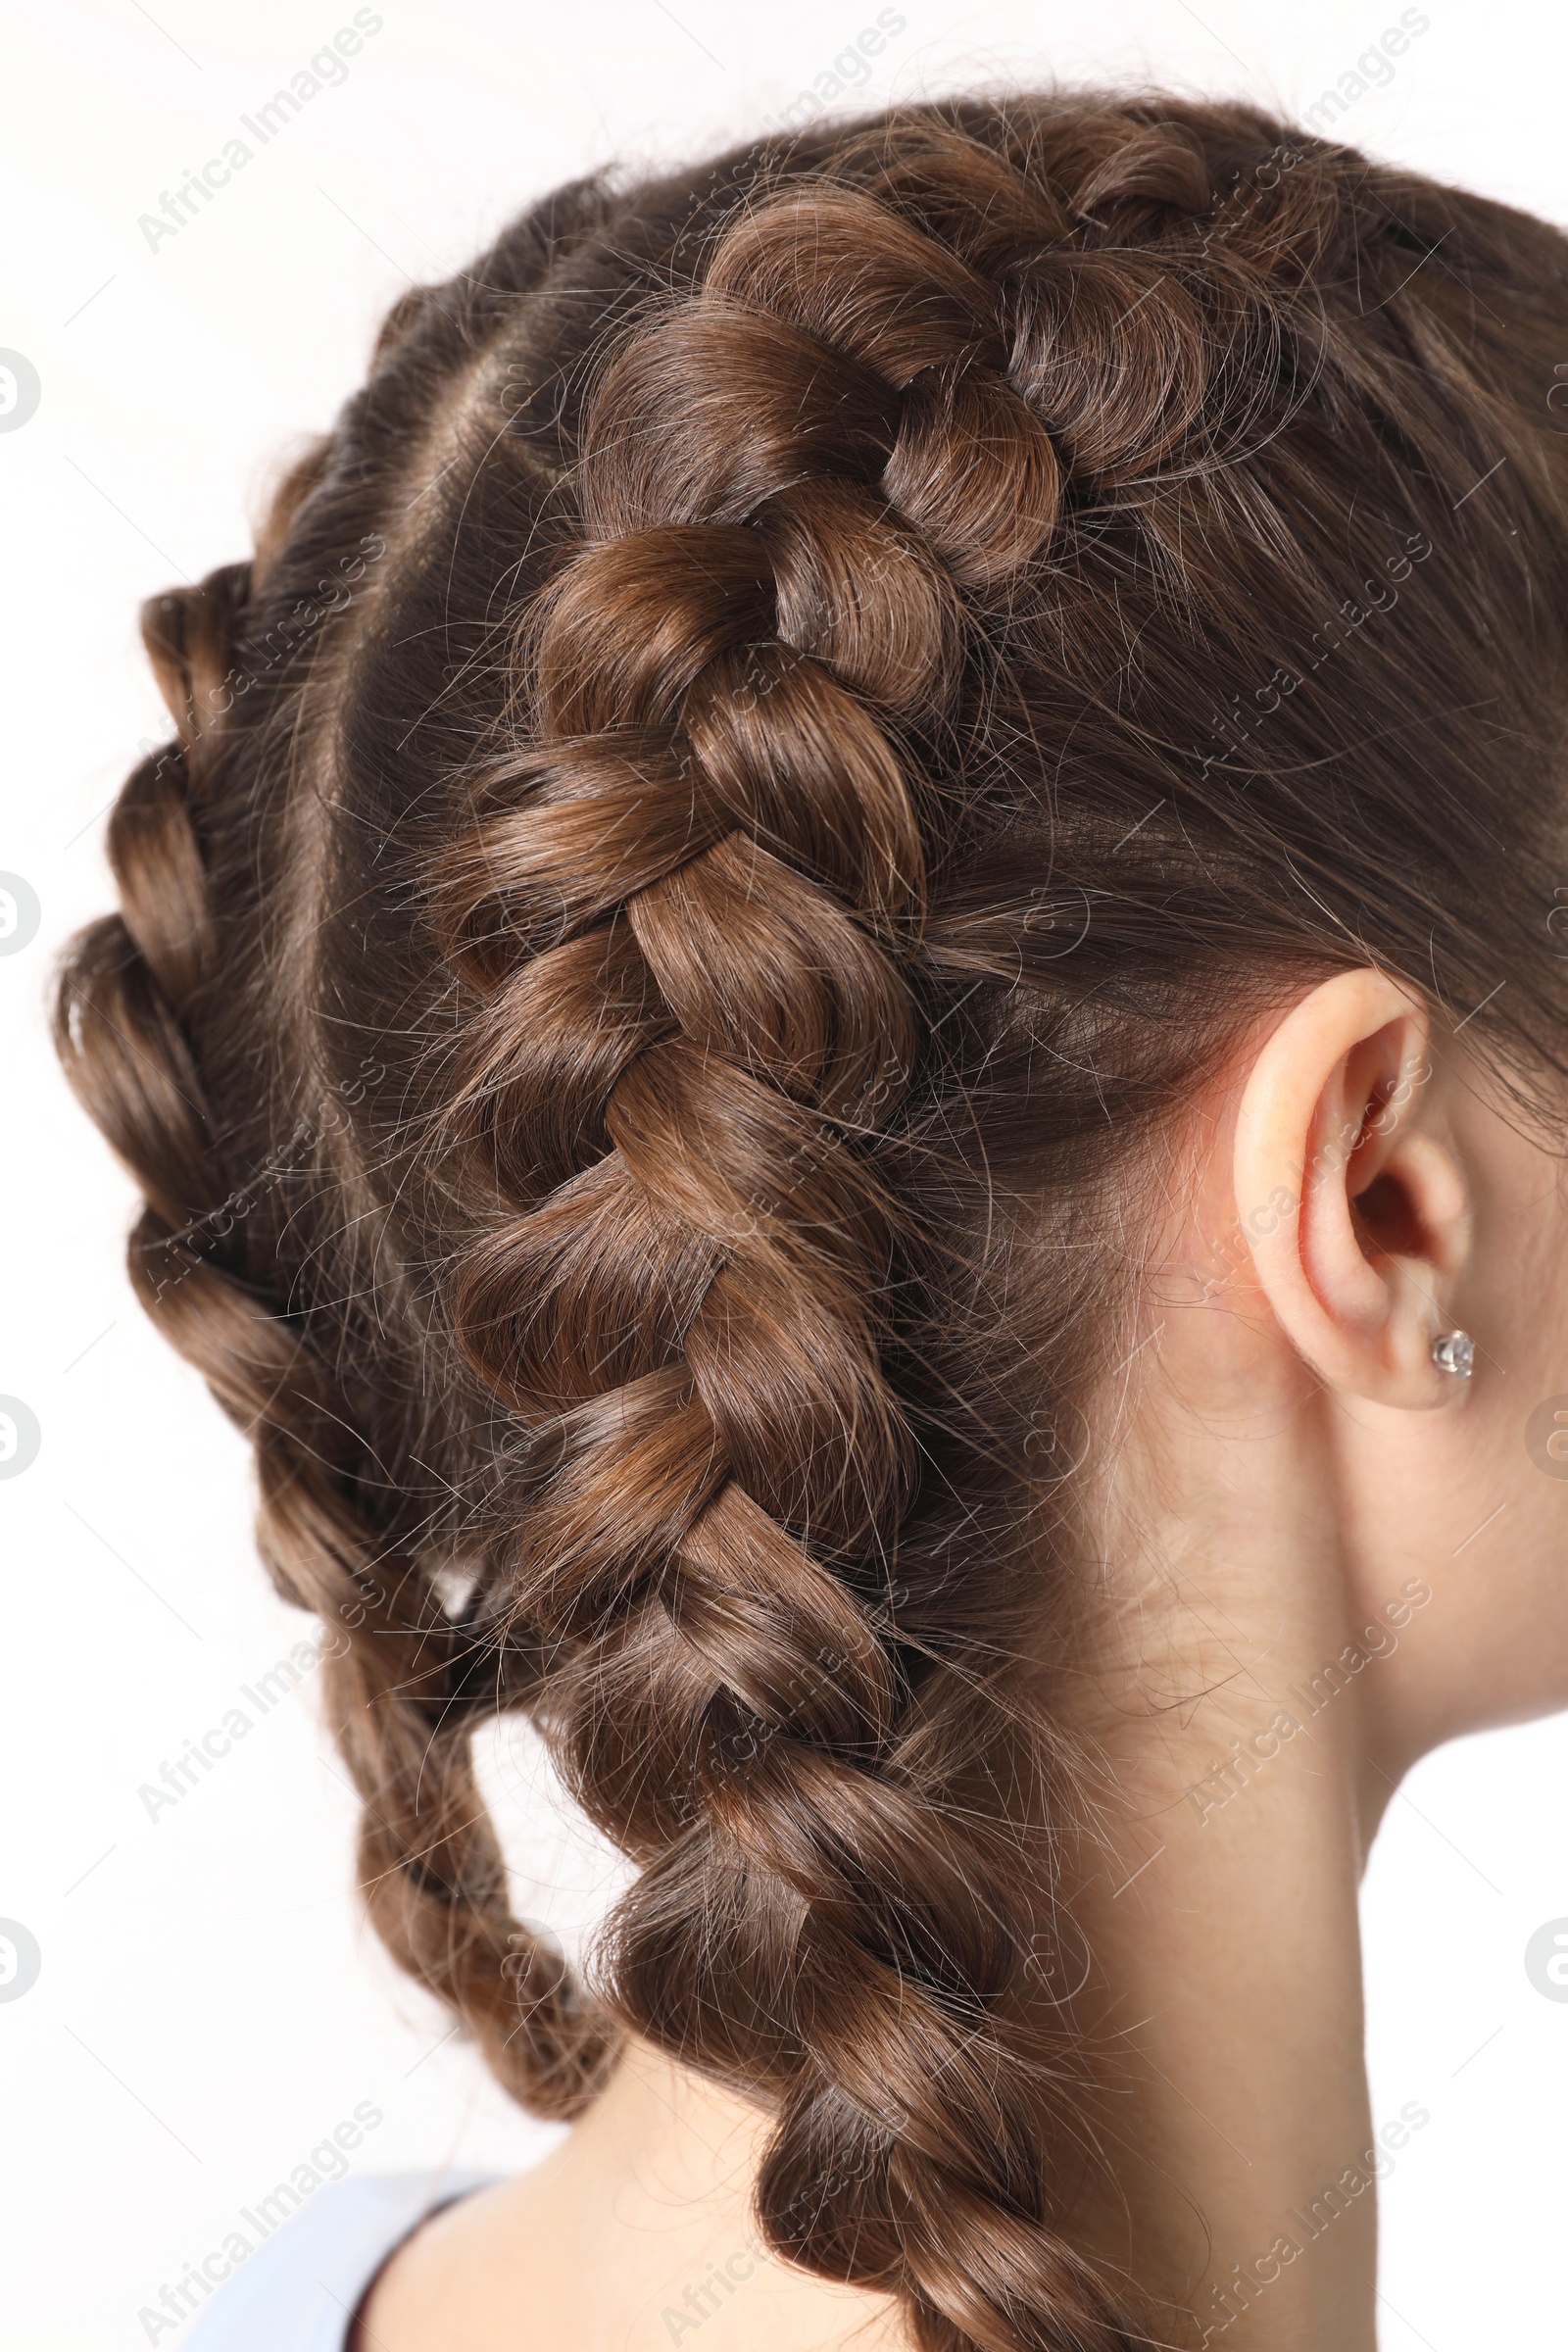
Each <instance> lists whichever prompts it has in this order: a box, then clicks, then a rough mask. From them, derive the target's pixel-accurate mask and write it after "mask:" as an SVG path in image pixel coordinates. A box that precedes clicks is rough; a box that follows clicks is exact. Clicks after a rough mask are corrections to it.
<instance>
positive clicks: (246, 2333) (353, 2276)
mask: <svg viewBox="0 0 1568 2352" xmlns="http://www.w3.org/2000/svg"><path fill="white" fill-rule="evenodd" d="M492 2178H493V2176H491V2175H489V2174H483V2173H452V2172H440V2173H379V2174H377V2173H367V2174H363V2175H358V2176H355V2177H354V2178H352V2179H349V2180H334V2181H329V2182H328V2183H327V2184H326V2185H325V2186H324V2187H323V2188H321V2189H319V2190H318V2192H317V2193H316V2195H315V2196H313V2197H312V2198H311V2200H310V2202H309V2203H308V2204H307V2205H304V2206H302V2207H301V2209H300V2210H299V2212H298V2213H296V2214H294V2215H293V2216H292V2217H291V2218H290V2219H289V2220H288V2221H287V2222H285V2223H284V2224H283V2225H282V2227H281V2228H280V2229H277V2230H276V2232H275V2234H273V2235H270V2236H269V2237H267V2238H266V2239H265V2240H264V2241H263V2242H262V2243H261V2244H260V2245H258V2246H256V2247H254V2248H253V2249H248V2250H247V2252H246V2254H245V2256H244V2258H243V2260H242V2261H236V2262H235V2264H234V2267H233V2269H232V2271H231V2273H230V2274H229V2275H228V2277H227V2279H226V2282H225V2283H224V2284H223V2286H222V2288H221V2291H220V2292H219V2293H218V2294H217V2295H216V2296H215V2297H214V2299H213V2301H212V2302H211V2303H210V2304H209V2305H208V2307H207V2309H206V2310H205V2311H204V2312H203V2313H202V2315H201V2317H200V2318H199V2319H198V2321H197V2323H196V2325H195V2327H193V2328H192V2330H191V2332H190V2334H189V2335H188V2336H187V2337H186V2338H185V2344H184V2352H344V2347H345V2345H346V2344H347V2341H348V2331H349V2327H350V2323H351V2322H352V2320H353V2318H354V2314H355V2311H356V2308H357V2307H358V2305H359V2303H360V2301H361V2299H362V2298H363V2296H364V2294H365V2290H366V2288H367V2287H368V2285H369V2283H370V2281H371V2279H372V2278H374V2277H375V2275H376V2273H377V2271H379V2270H380V2268H381V2266H382V2264H383V2263H384V2262H385V2261H386V2259H387V2257H388V2255H390V2254H391V2253H392V2252H393V2250H394V2249H395V2248H396V2247H397V2246H399V2245H400V2244H401V2243H402V2241H403V2240H404V2239H405V2238H406V2237H407V2236H409V2234H410V2233H411V2231H413V2230H415V2229H417V2228H418V2227H419V2225H420V2223H421V2222H423V2221H424V2220H426V2219H427V2217H428V2216H429V2215H431V2214H433V2213H437V2212H439V2211H440V2210H441V2208H442V2207H443V2206H446V2205H450V2204H452V2203H454V2202H455V2200H456V2199H457V2198H459V2197H464V2196H467V2195H468V2194H470V2193H471V2191H473V2190H474V2189H478V2188H482V2187H484V2186H485V2185H486V2184H487V2182H488V2181H489V2180H491V2179H492ZM236 2234H239V2233H236ZM233 2242H234V2240H233V2239H230V2240H229V2243H230V2244H232V2243H233ZM177 2324H178V2323H177V2322H174V2321H171V2323H170V2333H171V2335H172V2333H173V2331H174V2327H176V2326H177Z"/></svg>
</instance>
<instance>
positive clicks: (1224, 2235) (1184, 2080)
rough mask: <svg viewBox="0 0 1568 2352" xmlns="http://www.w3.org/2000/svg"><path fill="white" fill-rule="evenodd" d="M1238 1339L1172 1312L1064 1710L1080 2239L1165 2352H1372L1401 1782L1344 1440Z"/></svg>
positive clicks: (1323, 1406) (1117, 1483) (1297, 1386)
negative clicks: (1384, 1705) (1082, 2151)
mask: <svg viewBox="0 0 1568 2352" xmlns="http://www.w3.org/2000/svg"><path fill="white" fill-rule="evenodd" d="M1184 1323H1185V1324H1187V1325H1188V1329H1187V1330H1186V1331H1183V1330H1182V1329H1181V1328H1180V1326H1181V1325H1182V1324H1184ZM1205 1324H1206V1326H1207V1328H1206V1329H1205V1328H1204V1327H1203V1326H1204V1325H1205ZM1213 1341H1214V1332H1213V1326H1212V1319H1210V1318H1203V1319H1202V1322H1201V1323H1200V1322H1198V1321H1196V1320H1195V1319H1194V1318H1181V1317H1176V1318H1171V1319H1170V1322H1169V1323H1168V1325H1167V1347H1166V1348H1165V1349H1164V1350H1162V1353H1161V1358H1160V1360H1159V1361H1158V1362H1157V1363H1155V1364H1154V1365H1153V1366H1152V1367H1151V1369H1150V1370H1149V1371H1148V1372H1147V1374H1146V1379H1145V1394H1144V1397H1143V1399H1142V1401H1141V1404H1140V1406H1139V1409H1138V1411H1137V1414H1136V1416H1135V1418H1134V1421H1133V1424H1132V1435H1131V1437H1130V1438H1129V1440H1128V1442H1127V1443H1126V1444H1125V1445H1124V1446H1123V1448H1122V1450H1121V1452H1120V1454H1119V1456H1118V1460H1117V1467H1116V1471H1115V1474H1114V1479H1113V1481H1112V1485H1111V1489H1110V1491H1109V1492H1108V1493H1107V1495H1106V1498H1105V1515H1104V1519H1103V1531H1102V1532H1103V1557H1104V1558H1105V1560H1106V1561H1107V1563H1109V1564H1108V1565H1107V1566H1106V1568H1105V1569H1104V1571H1103V1576H1104V1593H1103V1601H1104V1605H1103V1608H1102V1609H1101V1611H1100V1612H1099V1616H1098V1622H1097V1623H1096V1625H1095V1627H1094V1630H1093V1632H1092V1634H1091V1636H1090V1638H1089V1648H1090V1655H1089V1656H1088V1658H1087V1659H1086V1660H1085V1661H1084V1664H1085V1668H1086V1671H1084V1672H1083V1673H1082V1674H1081V1675H1079V1676H1075V1678H1074V1683H1073V1691H1074V1692H1075V1693H1076V1696H1075V1697H1072V1698H1070V1699H1069V1700H1068V1702H1067V1712H1068V1717H1069V1722H1070V1723H1071V1727H1072V1729H1073V1730H1074V1731H1075V1733H1076V1735H1077V1737H1078V1739H1079V1740H1080V1742H1081V1743H1082V1745H1083V1746H1084V1748H1085V1749H1086V1750H1087V1751H1088V1753H1089V1754H1090V1755H1091V1757H1092V1758H1093V1759H1094V1770H1093V1772H1092V1775H1091V1783H1090V1790H1089V1795H1090V1804H1089V1807H1088V1808H1087V1809H1086V1810H1087V1812H1088V1814H1089V1816H1090V1819H1091V1826H1089V1827H1086V1830H1085V1832H1084V1835H1083V1837H1082V1840H1081V1843H1080V1846H1079V1850H1078V1858H1077V1866H1076V1867H1077V1880H1078V1883H1077V1886H1076V1888H1075V1889H1074V1890H1073V1891H1072V1893H1071V1894H1070V1897H1069V1902H1070V1908H1071V1911H1072V1913H1073V1916H1074V1919H1075V1922H1076V1924H1077V1927H1078V1929H1079V1930H1080V1931H1081V1934H1082V1936H1083V1937H1084V1939H1085V1941H1086V1942H1087V1945H1088V1948H1089V1950H1090V1952H1091V1953H1092V1954H1093V1963H1092V1966H1091V1970H1090V1974H1089V1977H1088V1980H1087V1982H1086V1983H1085V1985H1084V1986H1083V1989H1082V1991H1081V1993H1080V1994H1079V1995H1078V1998H1077V2000H1076V2003H1075V2012H1076V2015H1077V2017H1078V2019H1079V2021H1080V2023H1081V2024H1082V2025H1083V2026H1084V2028H1085V2030H1086V2032H1087V2034H1088V2035H1089V2038H1090V2042H1091V2045H1092V2047H1093V2050H1094V2052H1095V2057H1094V2061H1093V2063H1094V2066H1095V2070H1096V2079H1097V2087H1096V2093H1095V2096H1094V2099H1093V2102H1092V2107H1093V2113H1094V2122H1095V2124H1096V2126H1097V2130H1098V2136H1099V2140H1100V2144H1101V2146H1102V2149H1103V2164H1102V2165H1101V2166H1100V2167H1099V2168H1098V2169H1097V2172H1096V2174H1095V2176H1094V2179H1095V2181H1096V2182H1097V2183H1098V2184H1097V2185H1093V2186H1091V2187H1090V2188H1089V2189H1088V2190H1087V2191H1086V2195H1085V2201H1084V2205H1083V2207H1082V2209H1081V2211H1080V2213H1079V2214H1078V2215H1077V2216H1075V2220H1076V2222H1077V2223H1078V2225H1079V2227H1080V2228H1081V2230H1082V2233H1083V2235H1084V2237H1085V2239H1086V2241H1087V2242H1088V2244H1089V2245H1090V2246H1091V2247H1092V2248H1093V2249H1094V2250H1095V2251H1096V2252H1098V2254H1099V2255H1100V2257H1101V2259H1102V2260H1103V2261H1104V2262H1105V2263H1106V2265H1107V2266H1108V2267H1109V2268H1111V2269H1112V2270H1114V2271H1116V2272H1119V2273H1120V2274H1121V2275H1123V2276H1125V2277H1130V2278H1132V2279H1133V2280H1135V2281H1136V2282H1137V2286H1138V2288H1139V2289H1140V2290H1141V2306H1142V2316H1143V2319H1144V2324H1145V2325H1146V2326H1147V2327H1148V2328H1149V2331H1150V2334H1151V2335H1152V2337H1153V2338H1154V2339H1155V2340H1157V2341H1162V2342H1167V2343H1169V2342H1175V2343H1179V2344H1193V2345H1202V2344H1211V2343H1214V2342H1218V2341H1223V2343H1224V2344H1225V2345H1226V2346H1227V2348H1228V2352H1230V2348H1232V2347H1235V2348H1239V2352H1247V2348H1249V2347H1254V2348H1256V2352H1262V2348H1264V2347H1266V2348H1267V2352H1297V2348H1298V2347H1300V2348H1301V2352H1306V2347H1309V2346H1310V2347H1316V2346H1320V2345H1323V2344H1326V2343H1332V2344H1334V2345H1336V2346H1337V2347H1339V2348H1340V2352H1363V2348H1364V2352H1372V2346H1373V2344H1374V2342H1375V2330H1374V2325H1373V2320H1374V2310H1375V2290H1374V2271H1375V2248H1376V2220H1375V2204H1376V2200H1375V2191H1374V2189H1373V2186H1372V2180H1373V2168H1374V2165H1375V2166H1376V2167H1377V2169H1378V2170H1379V2171H1382V2170H1386V2169H1387V2166H1386V2162H1385V2161H1384V2160H1383V2159H1381V2158H1380V2157H1378V2156H1376V2155H1375V2154H1373V2153H1372V2151H1373V2149H1374V2136H1373V2124H1372V2118H1371V2116H1370V2114H1369V2111H1368V2098H1367V2084H1366V2074H1365V2067H1364V2062H1363V2058H1362V1995H1361V1954H1360V1940H1359V1929H1358V1918H1357V1899H1356V1898H1357V1887H1358V1882H1359V1878H1360V1873H1361V1868H1362V1864H1363V1861H1364V1858H1365V1847H1366V1842H1367V1839H1368V1838H1370V1835H1371V1831H1372V1828H1373V1826H1375V1820H1376V1815H1377V1812H1378V1810H1379V1809H1380V1806H1379V1803H1378V1800H1377V1798H1376V1797H1375V1796H1374V1795H1373V1794H1372V1793H1371V1792H1372V1791H1373V1790H1374V1789H1381V1791H1382V1794H1383V1796H1385V1797H1386V1796H1387V1793H1388V1786H1389V1785H1388V1783H1387V1782H1386V1781H1384V1780H1383V1779H1382V1778H1381V1775H1380V1773H1379V1769H1378V1766H1377V1764H1376V1763H1375V1762H1374V1761H1373V1758H1372V1755H1371V1749H1370V1740H1371V1737H1372V1734H1371V1725H1370V1722H1369V1719H1368V1715H1367V1710H1366V1706H1365V1699H1364V1688H1363V1686H1361V1685H1359V1684H1352V1683H1351V1682H1350V1680H1349V1678H1348V1675H1347V1674H1346V1673H1345V1671H1344V1669H1343V1667H1342V1665H1341V1663H1340V1662H1341V1660H1342V1657H1343V1655H1344V1653H1345V1651H1346V1647H1347V1644H1348V1643H1349V1642H1351V1640H1352V1630H1351V1618H1352V1610H1351V1607H1350V1604H1349V1601H1348V1579H1347V1576H1346V1572H1345V1571H1346V1563H1345V1561H1344V1559H1343V1558H1342V1556H1341V1553H1340V1548H1339V1532H1338V1504H1337V1498H1336V1497H1337V1480H1336V1475H1335V1459H1334V1446H1335V1427H1334V1423H1333V1419H1332V1408H1331V1406H1330V1405H1329V1402H1328V1400H1327V1399H1326V1398H1325V1397H1323V1396H1322V1395H1321V1394H1320V1393H1316V1392H1314V1390H1313V1388H1312V1386H1311V1384H1310V1383H1309V1382H1308V1381H1307V1380H1305V1378H1304V1377H1303V1375H1302V1374H1301V1371H1300V1367H1299V1365H1297V1364H1296V1363H1295V1362H1294V1359H1293V1360H1292V1361H1291V1362H1290V1363H1289V1364H1282V1363H1277V1362H1275V1361H1274V1360H1272V1359H1271V1358H1270V1357H1269V1356H1268V1355H1267V1354H1263V1355H1261V1356H1260V1355H1259V1353H1258V1351H1257V1349H1256V1348H1255V1347H1254V1346H1252V1345H1251V1344H1250V1340H1249V1336H1248V1335H1247V1334H1246V1332H1245V1331H1239V1332H1236V1333H1232V1334H1227V1335H1225V1336H1224V1338H1223V1340H1222V1348H1223V1349H1224V1350H1225V1351H1226V1352H1227V1353H1230V1354H1232V1355H1233V1356H1234V1357H1235V1360H1234V1361H1233V1362H1230V1363H1226V1362H1221V1363H1219V1364H1218V1365H1216V1363H1215V1360H1214V1348H1213ZM1187 1348H1193V1349H1195V1350H1196V1351H1198V1352H1200V1353H1201V1363H1199V1364H1196V1365H1184V1364H1183V1363H1182V1361H1181V1357H1182V1354H1183V1352H1184V1351H1185V1350H1186V1349H1187ZM1195 1375H1196V1376H1195ZM1179 1397H1202V1400H1203V1404H1202V1412H1201V1419H1200V1417H1199V1416H1198V1415H1196V1414H1190V1413H1188V1412H1187V1411H1185V1410H1184V1409H1183V1408H1182V1407H1181V1405H1180V1404H1179V1402H1178V1401H1177V1400H1178V1398H1179ZM1330 1669H1333V1671H1332V1672H1330V1671H1328V1670H1330Z"/></svg>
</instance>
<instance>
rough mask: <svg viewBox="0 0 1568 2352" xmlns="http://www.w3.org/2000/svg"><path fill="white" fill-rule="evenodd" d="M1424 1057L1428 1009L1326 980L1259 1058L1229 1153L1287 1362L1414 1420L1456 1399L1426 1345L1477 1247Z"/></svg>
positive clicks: (1359, 985) (1372, 983) (1352, 975)
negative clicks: (1406, 1411) (1299, 1361)
mask: <svg viewBox="0 0 1568 2352" xmlns="http://www.w3.org/2000/svg"><path fill="white" fill-rule="evenodd" d="M1428 1044H1429V1032H1428V1026H1427V1018H1426V1013H1425V1010H1424V1008H1423V1006H1422V1005H1420V1003H1419V1002H1418V1001H1417V1000H1416V999H1415V998H1413V997H1412V996H1410V995H1409V994H1408V993H1407V992H1406V991H1404V990H1403V989H1401V988H1399V987H1397V985H1396V983H1394V982H1393V981H1391V980H1389V979H1387V978H1386V977H1385V976H1384V974H1382V973H1381V972H1373V971H1359V972H1342V973H1340V974H1338V975H1337V976H1336V977H1335V978H1334V979H1332V980H1328V981H1325V982H1324V983H1323V984H1322V985H1321V986H1320V987H1318V988H1315V989H1313V990H1312V991H1311V993H1310V994H1309V995H1308V996H1306V997H1304V998H1303V999H1302V1000H1301V1002H1300V1003H1299V1005H1296V1006H1295V1007H1294V1008H1293V1009H1292V1011H1290V1012H1289V1013H1288V1014H1287V1015H1286V1017H1285V1019H1284V1020H1283V1021H1282V1022H1281V1023H1280V1025H1279V1027H1278V1028H1277V1029H1276V1030H1275V1031H1274V1032H1273V1034H1272V1036H1270V1037H1269V1038H1268V1040H1267V1041H1266V1043H1265V1044H1264V1045H1263V1047H1262V1048H1261V1049H1260V1051H1259V1053H1258V1054H1257V1057H1256V1059H1255V1061H1254V1062H1253V1065H1252V1069H1251V1072H1250V1076H1249V1078H1248V1081H1247V1085H1246V1089H1245V1091H1244V1094H1243V1099H1242V1104H1241V1109H1240V1112H1239V1115H1238V1119H1237V1130H1236V1151H1235V1182H1236V1201H1237V1206H1238V1208H1239V1210H1240V1211H1241V1219H1242V1230H1243V1231H1244V1233H1246V1235H1247V1237H1248V1241H1249V1244H1250V1249H1251V1253H1252V1262H1253V1265H1254V1267H1255V1269H1256V1273H1257V1278H1258V1281H1259V1283H1260V1285H1261V1287H1262V1290H1263V1292H1264V1295H1265V1297H1266V1298H1267V1299H1268V1302H1269V1305H1270V1306H1271V1308H1272V1309H1273V1312H1274V1315H1275V1318H1276V1320H1277V1321H1278V1323H1279V1325H1280V1327H1281V1329H1282V1330H1283V1331H1284V1333H1285V1335H1286V1337H1287V1338H1288V1339H1289V1340H1290V1342H1291V1344H1292V1345H1293V1347H1294V1348H1296V1349H1297V1351H1298V1353H1299V1354H1300V1355H1301V1356H1303V1357H1304V1358H1305V1359H1306V1361H1307V1362H1308V1363H1309V1364H1310V1365H1312V1367H1313V1369H1314V1370H1315V1371H1317V1372H1318V1373H1319V1374H1320V1375H1321V1376H1322V1378H1323V1379H1324V1380H1325V1381H1327V1382H1328V1383H1329V1385H1330V1386H1331V1387H1333V1388H1336V1389H1340V1390H1343V1391H1344V1392H1345V1393H1346V1394H1348V1395H1350V1396H1356V1397H1369V1398H1372V1399H1374V1400H1376V1401H1377V1402H1380V1403H1385V1404H1397V1405H1402V1406H1405V1407H1407V1408H1413V1409H1418V1410H1419V1409H1424V1408H1430V1407H1432V1406H1435V1405H1438V1404H1444V1403H1446V1402H1448V1401H1449V1400H1450V1399H1451V1398H1452V1397H1453V1396H1454V1393H1455V1390H1456V1388H1457V1387H1458V1386H1459V1384H1457V1383H1455V1382H1453V1381H1452V1380H1450V1379H1448V1378H1446V1375H1445V1374H1444V1373H1443V1372H1442V1371H1440V1370H1439V1368H1438V1366H1437V1365H1436V1364H1435V1363H1434V1361H1433V1358H1432V1342H1433V1340H1434V1338H1435V1337H1436V1335H1437V1333H1438V1332H1439V1331H1440V1330H1441V1329H1442V1328H1443V1326H1444V1324H1445V1322H1446V1320H1447V1319H1448V1318H1447V1317H1446V1314H1445V1311H1444V1307H1443V1304H1442V1299H1441V1297H1440V1289H1441V1287H1442V1286H1444V1285H1446V1284H1447V1283H1448V1282H1449V1281H1451V1279H1452V1278H1453V1277H1454V1276H1455V1275H1457V1274H1458V1273H1459V1271H1460V1270H1461V1268H1462V1267H1463V1265H1464V1263H1465V1262H1466V1259H1467V1257H1468V1255H1469V1248H1470V1214H1469V1205H1468V1201H1467V1197H1466V1192H1465V1185H1464V1179H1463V1176H1462V1174H1461V1172H1460V1169H1459V1166H1458V1163H1457V1161H1456V1160H1455V1158H1454V1156H1453V1153H1452V1152H1451V1150H1450V1149H1449V1148H1448V1146H1447V1144H1446V1142H1444V1141H1443V1140H1441V1139H1440V1138H1439V1137H1438V1136H1437V1135H1436V1134H1435V1133H1434V1132H1433V1121H1432V1117H1431V1108H1432V1105H1431V1100H1430V1098H1429V1097H1428V1096H1427V1095H1426V1093H1425V1091H1424V1090H1425V1088H1426V1085H1427V1083H1428V1081H1429V1079H1430V1076H1431V1061H1430V1057H1429V1054H1428ZM1258 1203H1266V1204H1268V1205H1267V1207H1266V1208H1265V1209H1264V1210H1263V1212H1262V1213H1259V1209H1258V1207H1257V1206H1256V1205H1255V1204H1258Z"/></svg>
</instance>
